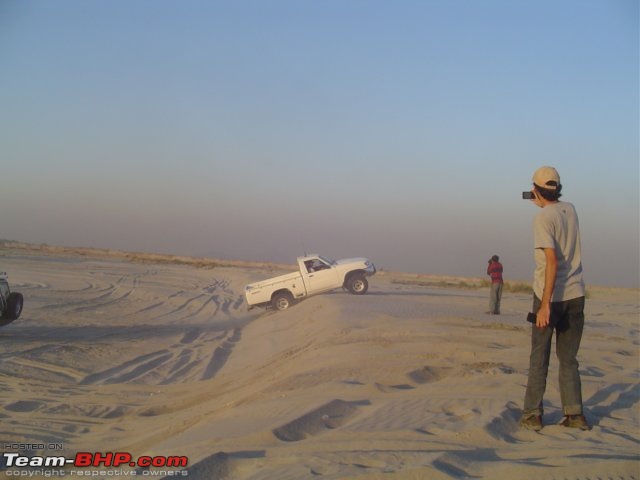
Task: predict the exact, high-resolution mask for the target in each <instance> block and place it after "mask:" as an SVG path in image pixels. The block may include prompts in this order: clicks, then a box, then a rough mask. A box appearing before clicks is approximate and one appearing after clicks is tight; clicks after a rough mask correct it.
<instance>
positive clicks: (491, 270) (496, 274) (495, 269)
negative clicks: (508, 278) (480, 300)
mask: <svg viewBox="0 0 640 480" xmlns="http://www.w3.org/2000/svg"><path fill="white" fill-rule="evenodd" d="M487 275H489V276H490V277H491V283H502V264H501V263H500V262H491V263H490V264H489V266H488V267H487Z"/></svg>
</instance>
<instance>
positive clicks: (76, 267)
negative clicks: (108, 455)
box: [0, 250, 640, 480]
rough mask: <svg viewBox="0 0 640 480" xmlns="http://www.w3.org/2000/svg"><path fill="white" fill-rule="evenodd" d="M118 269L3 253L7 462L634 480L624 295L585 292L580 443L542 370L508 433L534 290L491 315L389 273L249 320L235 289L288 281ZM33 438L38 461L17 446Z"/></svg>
mask: <svg viewBox="0 0 640 480" xmlns="http://www.w3.org/2000/svg"><path fill="white" fill-rule="evenodd" d="M131 260H132V259H131V258H128V257H126V256H124V255H123V256H115V257H113V256H111V257H109V256H108V255H106V254H105V255H90V254H83V255H77V252H76V254H73V253H70V252H68V251H67V252H64V253H62V252H56V251H53V252H52V251H47V252H42V251H37V250H33V251H11V252H5V254H4V256H3V257H2V260H1V265H0V270H6V271H8V272H9V274H10V280H11V281H12V284H13V285H14V288H15V289H16V290H20V291H21V292H22V293H23V294H24V296H25V310H24V313H23V317H22V318H21V319H20V320H18V321H16V322H14V323H12V324H10V325H7V326H5V327H2V328H1V329H0V441H2V442H3V445H1V446H2V447H5V448H4V449H3V452H7V451H9V452H24V453H25V454H26V455H28V456H32V455H36V454H37V455H58V454H60V452H59V451H57V450H55V449H50V448H49V447H54V446H56V445H61V446H62V447H63V448H64V451H63V454H64V455H65V456H66V457H67V458H72V457H73V455H74V454H75V453H76V452H79V451H82V452H129V453H131V454H132V455H133V456H134V457H140V456H143V455H148V456H153V457H155V456H161V455H166V456H187V457H188V459H189V465H188V467H187V468H186V470H187V471H188V473H189V478H192V479H218V478H220V479H223V478H224V479H256V480H257V479H278V480H284V479H305V478H327V479H330V478H366V479H377V478H384V479H396V478H397V479H451V478H488V479H494V478H522V479H565V478H567V479H569V478H570V479H580V480H582V479H596V478H598V479H639V478H640V456H639V453H640V418H639V417H640V415H639V413H640V411H639V401H640V387H639V385H638V376H639V374H640V362H639V359H640V356H639V349H638V345H639V341H640V338H639V333H640V324H639V317H640V307H639V303H638V291H637V290H624V289H604V288H591V289H590V299H589V300H588V302H587V326H586V330H585V337H584V340H583V345H582V349H581V355H580V361H581V372H582V376H583V394H584V399H585V407H586V416H587V418H588V420H589V421H590V422H591V423H592V424H593V426H594V427H593V429H592V430H591V431H588V432H582V431H573V430H569V429H566V428H564V427H561V426H558V425H555V424H556V423H557V422H559V421H560V420H561V418H562V414H561V407H560V398H559V392H558V387H557V380H556V378H557V362H556V361H555V359H553V361H552V367H551V371H550V374H549V382H548V387H547V397H546V402H547V404H546V406H545V408H546V415H545V422H546V423H547V426H546V427H545V428H544V429H543V430H542V432H541V433H534V432H529V431H522V430H520V429H519V428H518V425H517V422H518V418H519V408H520V407H521V402H522V397H523V395H524V385H525V383H526V373H527V365H528V353H529V336H528V332H529V328H530V327H529V324H527V323H526V322H525V320H524V314H525V313H526V312H527V311H528V309H529V306H530V303H531V301H530V297H529V295H528V294H525V293H506V294H505V296H504V299H503V315H501V316H500V317H496V316H487V315H485V314H484V313H483V312H484V311H485V310H486V307H487V300H488V292H487V291H486V289H457V288H451V287H446V286H445V287H442V286H435V285H430V284H429V283H427V282H424V281H423V282H408V281H406V280H407V278H406V277H403V279H402V281H398V280H397V278H394V277H393V276H392V275H388V274H387V275H379V276H376V277H373V279H372V280H371V282H370V293H369V294H367V295H365V296H363V297H358V296H352V295H349V294H347V293H344V292H342V291H339V292H334V293H330V294H325V295H322V296H317V297H313V298H310V299H308V300H305V301H303V302H301V303H299V304H297V305H296V306H295V307H293V308H291V309H290V310H287V311H285V312H272V311H267V312H265V311H256V310H253V311H251V312H248V311H247V309H246V306H245V305H244V302H243V297H242V293H243V287H244V285H245V284H246V283H248V282H252V281H256V280H258V279H262V278H266V277H268V276H270V275H272V274H273V272H274V271H277V270H278V268H282V266H273V265H265V264H243V265H226V266H220V264H214V263H212V264H207V265H202V264H197V265H195V264H191V263H189V262H188V261H185V262H178V263H175V262H173V263H172V262H170V261H164V260H163V261H162V262H159V263H154V261H153V259H149V258H147V259H146V260H145V261H139V260H136V261H134V262H132V261H131ZM165 260H166V259H165ZM194 267H200V268H194ZM445 285H446V284H445ZM34 443H35V444H44V446H45V448H35V449H30V448H24V447H26V446H24V445H23V446H21V447H20V448H14V447H12V446H11V445H14V446H15V444H34ZM2 462H3V460H1V459H0V466H2V465H3V463H2ZM22 470H24V469H22ZM72 470H79V469H75V468H72V467H67V468H66V469H65V471H66V472H70V471H72ZM81 470H83V471H96V472H98V473H99V470H100V469H92V468H84V469H81ZM102 470H104V468H103V469H102ZM15 471H16V469H15V468H12V467H6V465H5V466H3V467H2V468H1V469H0V475H2V476H4V477H6V478H9V477H11V476H15ZM119 471H122V472H124V471H128V472H131V471H136V472H137V473H138V474H140V475H142V473H144V472H145V471H144V470H135V469H134V467H130V466H126V470H125V469H124V468H120V469H119ZM150 471H155V472H157V473H158V474H159V475H161V476H160V477H159V478H162V477H163V476H164V477H165V478H182V477H181V469H172V471H169V469H167V468H156V469H151V470H150ZM111 473H112V474H113V472H111ZM147 473H148V471H147ZM31 478H44V473H43V472H39V473H37V474H36V475H35V476H32V477H31ZM92 478H113V475H111V476H110V475H107V473H105V472H103V474H102V475H96V476H94V477H92Z"/></svg>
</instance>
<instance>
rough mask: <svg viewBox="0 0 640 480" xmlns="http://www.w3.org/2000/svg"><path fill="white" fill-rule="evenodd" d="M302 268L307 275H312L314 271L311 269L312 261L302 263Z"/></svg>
mask: <svg viewBox="0 0 640 480" xmlns="http://www.w3.org/2000/svg"><path fill="white" fill-rule="evenodd" d="M304 266H305V267H307V272H308V273H313V272H314V271H315V270H314V268H313V260H307V261H306V262H304Z"/></svg>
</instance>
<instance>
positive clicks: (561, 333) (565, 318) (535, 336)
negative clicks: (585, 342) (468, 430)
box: [522, 295, 584, 417]
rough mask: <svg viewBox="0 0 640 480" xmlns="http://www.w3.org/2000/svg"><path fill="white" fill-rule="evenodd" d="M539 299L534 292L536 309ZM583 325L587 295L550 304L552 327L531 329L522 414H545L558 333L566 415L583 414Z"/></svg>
mask: <svg viewBox="0 0 640 480" xmlns="http://www.w3.org/2000/svg"><path fill="white" fill-rule="evenodd" d="M540 303H541V302H540V299H539V298H538V297H536V296H535V295H534V299H533V312H534V313H535V312H537V311H538V309H539V308H540ZM583 328H584V297H579V298H574V299H572V300H567V301H564V302H552V303H551V320H550V326H548V327H546V328H538V327H536V325H535V323H534V324H533V327H532V330H531V357H530V359H529V380H528V382H527V391H526V393H525V397H524V409H523V412H522V414H523V417H530V416H533V415H542V414H543V413H544V409H543V406H542V397H543V396H544V391H545V388H546V386H547V373H548V371H549V357H550V354H551V338H552V337H553V332H554V331H555V332H556V355H557V357H558V361H559V364H560V365H559V374H558V381H559V384H560V399H561V401H562V410H563V413H564V415H581V414H582V384H581V382H580V372H579V371H578V367H579V365H578V360H577V358H576V357H577V355H578V349H579V348H580V340H581V339H582V330H583Z"/></svg>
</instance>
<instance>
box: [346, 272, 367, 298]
mask: <svg viewBox="0 0 640 480" xmlns="http://www.w3.org/2000/svg"><path fill="white" fill-rule="evenodd" d="M347 289H348V290H349V291H350V292H351V293H353V294H354V295H364V294H365V293H367V290H369V282H368V281H367V277H365V276H364V275H353V276H351V277H350V278H349V280H348V281H347Z"/></svg>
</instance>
